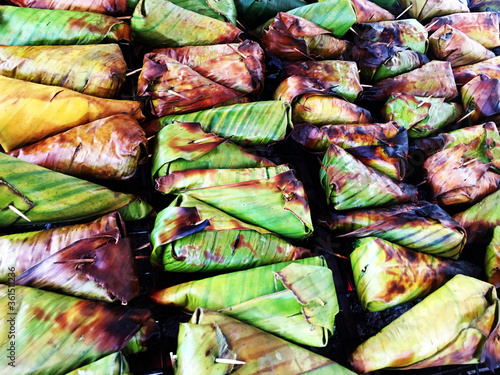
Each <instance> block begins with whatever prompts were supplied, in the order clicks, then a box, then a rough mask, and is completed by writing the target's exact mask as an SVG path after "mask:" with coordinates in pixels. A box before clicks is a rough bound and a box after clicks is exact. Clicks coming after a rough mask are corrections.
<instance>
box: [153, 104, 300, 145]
mask: <svg viewBox="0 0 500 375" xmlns="http://www.w3.org/2000/svg"><path fill="white" fill-rule="evenodd" d="M174 121H179V122H199V123H200V125H201V128H202V129H203V131H205V132H207V133H214V134H217V135H218V136H220V137H224V138H231V141H233V142H235V143H237V144H239V145H254V146H265V145H269V144H270V143H274V142H276V141H280V140H282V139H283V138H285V135H286V132H287V130H288V129H289V128H291V127H292V120H291V111H290V105H288V104H286V103H283V102H281V101H279V100H270V101H260V102H255V103H244V104H234V105H228V106H224V107H219V108H212V109H207V110H204V111H198V112H193V113H186V114H181V115H167V116H163V117H161V118H159V119H157V120H153V121H152V122H151V123H150V124H149V125H148V126H147V128H146V134H148V135H149V134H156V133H157V132H158V131H159V130H160V129H161V128H163V127H164V126H167V125H169V124H171V123H173V122H174Z"/></svg>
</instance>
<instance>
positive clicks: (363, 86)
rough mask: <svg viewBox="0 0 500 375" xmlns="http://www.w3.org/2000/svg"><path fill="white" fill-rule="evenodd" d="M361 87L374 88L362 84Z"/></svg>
mask: <svg viewBox="0 0 500 375" xmlns="http://www.w3.org/2000/svg"><path fill="white" fill-rule="evenodd" d="M361 87H366V88H370V87H373V86H372V85H365V84H361Z"/></svg>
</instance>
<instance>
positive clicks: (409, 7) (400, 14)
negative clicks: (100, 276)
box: [396, 4, 413, 19]
mask: <svg viewBox="0 0 500 375" xmlns="http://www.w3.org/2000/svg"><path fill="white" fill-rule="evenodd" d="M412 6H413V4H410V5H409V6H408V8H406V9H405V10H403V11H402V12H401V13H399V16H397V17H396V19H398V18H399V17H401V16H402V15H403V14H405V13H406V12H408V11H409V10H410V9H411V7H412Z"/></svg>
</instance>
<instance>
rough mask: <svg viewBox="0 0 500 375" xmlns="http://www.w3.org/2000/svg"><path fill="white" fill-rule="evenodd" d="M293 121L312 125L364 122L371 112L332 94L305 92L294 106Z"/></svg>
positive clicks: (370, 118) (369, 120)
mask: <svg viewBox="0 0 500 375" xmlns="http://www.w3.org/2000/svg"><path fill="white" fill-rule="evenodd" d="M293 122H294V124H299V123H302V122H306V123H309V124H312V125H317V126H320V125H338V124H363V123H370V122H372V115H371V113H370V112H369V111H368V110H366V109H364V108H362V107H360V106H358V105H356V104H353V103H350V102H348V101H346V100H343V99H340V98H337V97H335V96H330V95H315V94H305V95H302V97H300V99H299V100H298V102H297V103H295V105H294V106H293Z"/></svg>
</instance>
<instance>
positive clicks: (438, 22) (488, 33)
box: [427, 11, 500, 48]
mask: <svg viewBox="0 0 500 375" xmlns="http://www.w3.org/2000/svg"><path fill="white" fill-rule="evenodd" d="M444 25H450V26H451V27H453V28H454V29H456V30H460V31H461V32H463V33H464V34H465V35H467V36H468V37H469V38H471V39H472V40H475V41H476V42H478V43H481V44H482V45H483V46H484V47H486V48H495V47H498V46H500V37H499V34H500V27H499V17H498V14H497V13H496V12H491V11H490V12H471V13H455V14H450V15H447V16H442V17H437V18H433V19H432V20H430V21H429V27H428V29H427V30H428V31H429V33H433V32H434V31H436V30H437V29H439V28H441V27H442V26H444Z"/></svg>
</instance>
